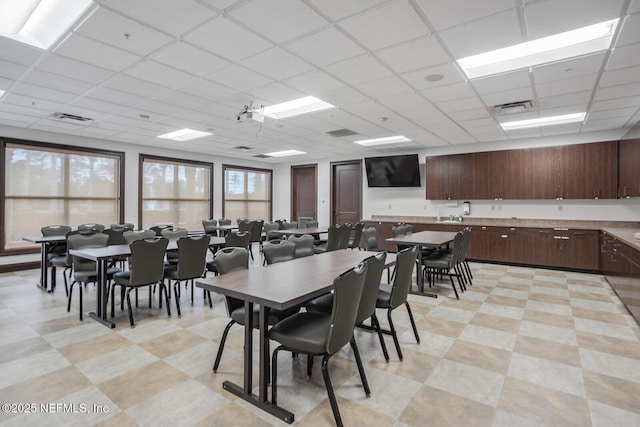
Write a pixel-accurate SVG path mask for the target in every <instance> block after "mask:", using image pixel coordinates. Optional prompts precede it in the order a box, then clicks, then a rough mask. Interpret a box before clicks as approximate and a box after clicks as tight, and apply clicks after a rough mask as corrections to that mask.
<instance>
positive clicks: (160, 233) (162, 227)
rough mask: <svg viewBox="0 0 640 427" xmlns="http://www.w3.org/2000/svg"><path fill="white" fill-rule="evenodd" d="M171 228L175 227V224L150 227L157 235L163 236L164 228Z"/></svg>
mask: <svg viewBox="0 0 640 427" xmlns="http://www.w3.org/2000/svg"><path fill="white" fill-rule="evenodd" d="M169 228H173V225H154V226H153V227H149V230H153V231H154V232H155V233H156V236H162V230H166V229H169Z"/></svg>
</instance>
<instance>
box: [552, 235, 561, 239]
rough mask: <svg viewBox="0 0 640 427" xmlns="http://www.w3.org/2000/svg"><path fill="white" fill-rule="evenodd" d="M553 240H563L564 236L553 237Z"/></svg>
mask: <svg viewBox="0 0 640 427" xmlns="http://www.w3.org/2000/svg"><path fill="white" fill-rule="evenodd" d="M553 238H554V239H556V240H562V236H553Z"/></svg>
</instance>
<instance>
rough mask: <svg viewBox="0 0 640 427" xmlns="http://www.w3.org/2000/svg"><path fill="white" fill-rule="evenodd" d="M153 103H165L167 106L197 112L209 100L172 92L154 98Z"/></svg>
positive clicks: (175, 91) (176, 91)
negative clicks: (175, 106)
mask: <svg viewBox="0 0 640 427" xmlns="http://www.w3.org/2000/svg"><path fill="white" fill-rule="evenodd" d="M155 101H160V102H166V103H167V104H171V105H177V106H179V107H183V108H188V109H194V110H197V109H199V108H202V107H203V106H205V105H206V104H208V103H209V100H208V99H206V98H203V97H201V96H195V95H190V94H188V93H185V92H181V91H178V90H174V91H172V92H169V93H166V94H165V95H162V96H159V97H157V98H155Z"/></svg>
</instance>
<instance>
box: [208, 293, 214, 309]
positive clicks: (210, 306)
mask: <svg viewBox="0 0 640 427" xmlns="http://www.w3.org/2000/svg"><path fill="white" fill-rule="evenodd" d="M206 292H207V299H208V300H209V308H213V303H212V302H211V292H210V291H206Z"/></svg>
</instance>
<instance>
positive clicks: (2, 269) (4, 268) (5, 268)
mask: <svg viewBox="0 0 640 427" xmlns="http://www.w3.org/2000/svg"><path fill="white" fill-rule="evenodd" d="M34 268H40V261H33V262H21V263H19V264H4V265H0V273H10V272H12V271H21V270H32V269H34Z"/></svg>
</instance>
